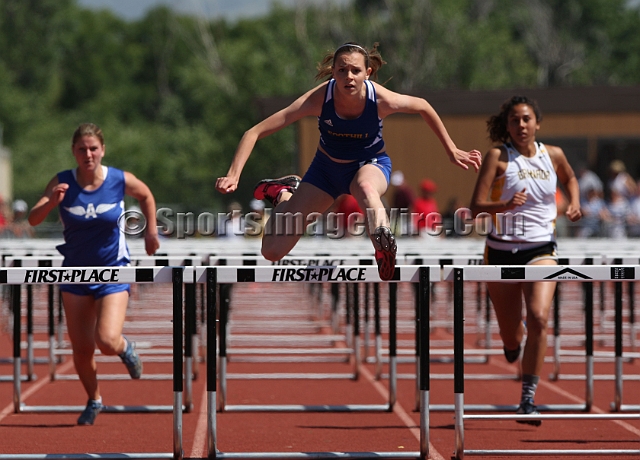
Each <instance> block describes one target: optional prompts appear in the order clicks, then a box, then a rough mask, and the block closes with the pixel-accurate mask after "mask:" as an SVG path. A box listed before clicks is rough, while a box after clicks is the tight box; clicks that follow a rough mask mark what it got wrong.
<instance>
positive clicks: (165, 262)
mask: <svg viewBox="0 0 640 460" xmlns="http://www.w3.org/2000/svg"><path fill="white" fill-rule="evenodd" d="M63 260H64V258H63V257H62V256H60V255H57V256H10V257H7V258H6V259H5V263H6V265H7V266H9V267H24V268H29V267H55V268H58V267H62V263H63ZM131 261H132V264H133V265H135V266H138V267H149V266H185V265H199V263H198V262H199V261H198V259H197V258H191V257H184V256H172V257H167V256H159V257H155V256H143V257H135V258H132V260H131ZM54 286H55V285H53V284H50V285H48V289H49V295H48V335H49V340H48V346H49V357H48V363H49V378H50V379H51V380H52V381H53V380H78V376H77V375H76V374H56V362H59V358H60V357H61V356H63V355H71V353H72V352H71V350H65V349H62V347H63V340H62V339H61V338H59V339H58V343H57V345H56V343H55V340H54V319H53V316H54V307H53V296H54V295H53V289H54ZM32 287H33V285H32V284H27V285H26V289H27V295H28V298H27V358H28V359H27V364H28V373H27V377H26V378H23V380H31V378H30V376H31V374H32V372H33V363H34V358H33V305H32V304H33V302H32V295H31V292H32ZM194 289H195V284H193V283H188V282H186V283H185V295H186V302H187V304H188V307H187V311H189V312H190V313H191V312H192V311H193V312H195V311H196V305H195V303H196V297H195V291H193V290H194ZM59 300H60V298H59ZM59 307H60V315H59V321H58V328H59V329H61V327H62V324H63V321H62V308H61V303H60V305H59ZM187 326H188V327H187V328H186V330H185V332H186V338H187V344H186V345H185V356H186V359H185V361H186V362H185V372H186V376H185V387H186V391H185V392H184V400H185V407H186V411H187V412H189V411H190V410H191V408H192V400H193V396H192V391H191V388H192V379H193V378H197V375H198V366H197V363H198V355H197V350H198V345H197V332H196V318H195V316H192V315H191V314H190V315H189V318H188V323H187ZM58 335H59V336H62V332H61V331H60V330H58ZM139 345H140V344H138V346H139ZM138 352H139V353H140V354H141V355H143V356H149V355H156V356H154V357H153V358H152V359H153V360H154V361H156V362H158V361H162V360H163V359H162V357H160V356H158V355H170V354H171V349H170V348H167V349H166V350H163V349H158V350H150V349H145V348H143V347H140V346H139V348H138ZM100 355H101V353H100V351H99V350H98V351H96V360H97V361H112V360H113V357H101V356H100ZM101 358H103V359H101ZM166 362H172V360H171V357H167V358H166ZM194 363H195V364H194ZM98 378H99V379H100V380H128V379H129V378H130V377H129V376H128V375H124V374H100V375H99V376H98ZM171 378H172V375H171V374H143V375H142V377H141V379H142V380H171ZM167 407H168V406H167Z"/></svg>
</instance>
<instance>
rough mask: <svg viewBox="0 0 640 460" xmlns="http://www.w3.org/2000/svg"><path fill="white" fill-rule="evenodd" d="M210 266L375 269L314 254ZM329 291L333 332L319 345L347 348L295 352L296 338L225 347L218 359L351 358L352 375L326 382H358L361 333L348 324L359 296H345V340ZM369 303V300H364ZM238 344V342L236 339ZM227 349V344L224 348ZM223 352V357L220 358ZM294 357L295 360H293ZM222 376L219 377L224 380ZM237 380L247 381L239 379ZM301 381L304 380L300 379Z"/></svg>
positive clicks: (219, 261)
mask: <svg viewBox="0 0 640 460" xmlns="http://www.w3.org/2000/svg"><path fill="white" fill-rule="evenodd" d="M209 262H210V265H216V266H242V267H247V266H278V267H289V268H290V267H294V266H295V267H304V266H338V265H374V262H373V258H369V259H365V258H360V259H357V258H353V257H343V256H340V257H337V256H331V255H329V254H318V253H317V254H314V255H308V256H305V257H289V256H287V257H285V258H284V259H282V260H280V261H278V262H269V261H267V260H266V259H264V258H263V257H262V256H246V255H245V256H242V257H226V256H225V257H213V256H212V257H210V258H209ZM310 286H319V287H320V286H322V285H321V284H310ZM334 286H338V285H337V284H332V285H331V287H332V288H333V287H334ZM347 286H348V287H352V285H351V284H348V285H347ZM331 291H332V299H331V300H332V305H331V329H332V331H333V335H332V336H323V337H322V342H327V341H328V342H331V343H332V342H335V341H340V340H343V339H344V340H345V342H346V344H347V346H346V347H342V348H331V349H325V350H323V349H320V348H313V349H306V350H300V352H294V351H293V350H292V348H291V346H292V345H295V343H296V342H299V339H296V337H295V336H293V335H291V336H287V337H282V338H278V339H277V340H273V341H272V340H270V341H269V343H265V344H264V345H265V347H261V348H260V349H257V347H256V345H254V346H253V347H251V348H247V347H244V348H240V347H230V346H226V347H225V350H221V356H222V357H224V359H226V360H228V361H238V362H240V361H241V362H253V361H255V360H256V359H255V357H253V359H252V357H251V356H248V355H260V358H259V361H260V362H349V360H350V358H352V357H353V363H354V370H353V374H352V375H341V376H327V378H357V376H358V364H359V363H360V362H361V358H360V356H359V354H360V348H361V347H360V330H359V322H358V321H354V322H353V323H351V312H353V314H354V315H356V316H355V317H356V318H358V316H357V315H358V313H359V312H358V309H359V306H358V305H357V304H358V303H359V301H356V302H355V305H353V303H354V302H353V296H354V295H355V296H358V295H359V291H356V292H353V293H350V292H347V297H346V300H347V308H346V313H347V314H346V331H345V336H344V337H343V336H342V335H340V334H338V307H337V305H338V296H339V293H338V292H337V291H336V290H334V289H331ZM226 292H227V291H226V290H224V291H221V293H225V294H226ZM365 296H368V290H367V291H365ZM366 299H368V297H366ZM224 301H225V302H228V299H227V298H226V296H225V299H224ZM366 312H367V310H366V305H365V350H366V348H367V345H368V343H367V336H366V332H367V330H366V328H367V321H366V320H368V315H367V314H366ZM316 316H317V317H318V318H322V317H323V316H324V315H323V313H322V312H321V310H320V308H318V311H317V312H316ZM224 320H225V322H224V323H223V324H221V327H223V328H226V329H225V330H229V328H228V321H229V317H228V315H225V316H224ZM296 325H297V324H295V323H292V324H291V328H295V327H296ZM322 325H323V324H322V322H320V323H319V324H318V325H317V326H316V327H321V326H322ZM286 326H287V325H286V324H283V323H282V321H278V327H285V329H286ZM261 327H264V325H263V323H261ZM251 339H252V341H255V340H256V337H255V336H252V337H251ZM238 341H240V339H238ZM305 341H308V338H307V337H305ZM273 342H277V343H278V344H280V343H283V344H284V345H286V346H288V347H289V348H277V347H275V345H274V343H273ZM225 345H226V344H225ZM268 345H271V347H270V348H266V346H268ZM222 352H223V353H224V354H222ZM303 352H304V353H305V354H308V355H313V356H311V357H308V358H305V357H301V356H299V355H300V354H301V353H303ZM292 355H296V356H292ZM224 378H225V376H223V377H222V380H224ZM226 378H228V379H236V378H239V376H237V375H233V374H228V375H226ZM240 378H246V376H244V377H240ZM300 378H304V377H303V376H301V377H300ZM309 378H313V379H317V378H320V376H317V375H310V376H309Z"/></svg>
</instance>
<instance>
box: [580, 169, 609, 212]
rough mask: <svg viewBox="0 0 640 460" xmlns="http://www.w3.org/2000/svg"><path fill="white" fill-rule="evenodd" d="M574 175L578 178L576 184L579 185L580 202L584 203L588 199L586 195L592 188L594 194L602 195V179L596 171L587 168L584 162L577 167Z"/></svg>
mask: <svg viewBox="0 0 640 460" xmlns="http://www.w3.org/2000/svg"><path fill="white" fill-rule="evenodd" d="M576 177H577V178H578V186H579V187H580V202H581V203H585V202H586V201H587V200H588V197H587V195H588V194H589V191H590V190H594V191H595V192H596V194H598V195H600V196H601V197H602V195H603V193H604V186H603V184H602V180H601V179H600V177H598V175H597V174H596V173H594V172H593V171H591V170H590V169H589V168H587V165H585V164H584V163H582V164H580V165H579V166H578V168H577V174H576Z"/></svg>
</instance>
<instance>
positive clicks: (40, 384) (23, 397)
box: [0, 361, 73, 420]
mask: <svg viewBox="0 0 640 460" xmlns="http://www.w3.org/2000/svg"><path fill="white" fill-rule="evenodd" d="M72 367H73V361H67V362H66V363H64V364H62V365H61V366H60V367H59V368H58V370H57V372H58V373H60V374H64V373H65V372H66V371H68V370H69V369H70V368H72ZM50 381H51V378H50V377H49V374H47V376H46V377H45V378H43V379H42V380H38V381H37V382H36V383H34V384H33V385H31V386H30V387H29V388H28V389H27V390H25V391H24V392H22V394H21V395H20V402H24V401H25V400H26V399H27V398H28V397H29V396H31V395H32V394H34V393H35V392H36V391H38V390H40V389H41V388H42V387H43V386H45V385H46V384H47V383H49V382H50ZM13 412H14V407H13V402H12V403H10V404H8V405H7V406H6V407H5V408H4V409H2V412H0V420H2V419H3V418H5V417H6V416H7V415H9V414H12V413H13Z"/></svg>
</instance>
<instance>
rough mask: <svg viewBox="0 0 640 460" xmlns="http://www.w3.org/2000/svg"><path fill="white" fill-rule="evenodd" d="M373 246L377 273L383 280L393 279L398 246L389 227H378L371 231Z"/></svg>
mask: <svg viewBox="0 0 640 460" xmlns="http://www.w3.org/2000/svg"><path fill="white" fill-rule="evenodd" d="M373 247H374V248H375V250H376V262H377V263H378V275H379V276H380V279H381V280H383V281H389V280H391V279H393V275H394V273H395V271H396V252H397V251H398V246H397V245H396V239H395V237H394V236H393V233H391V229H390V228H389V227H378V228H376V230H375V232H373Z"/></svg>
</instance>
